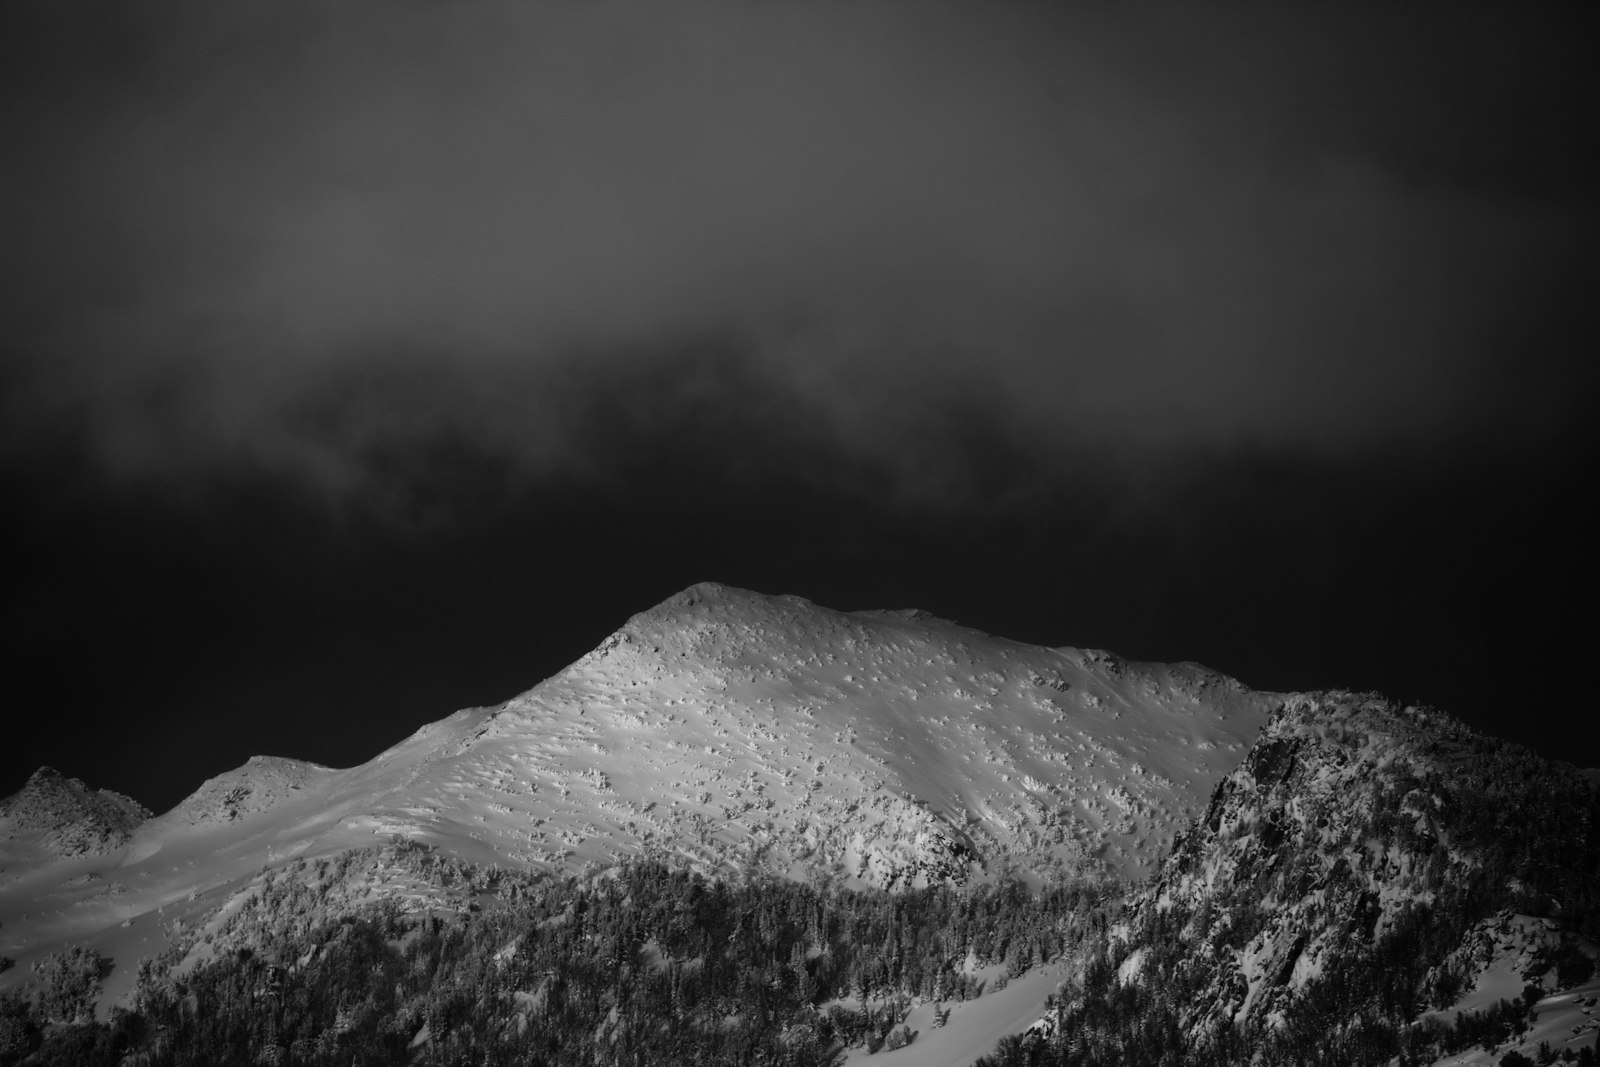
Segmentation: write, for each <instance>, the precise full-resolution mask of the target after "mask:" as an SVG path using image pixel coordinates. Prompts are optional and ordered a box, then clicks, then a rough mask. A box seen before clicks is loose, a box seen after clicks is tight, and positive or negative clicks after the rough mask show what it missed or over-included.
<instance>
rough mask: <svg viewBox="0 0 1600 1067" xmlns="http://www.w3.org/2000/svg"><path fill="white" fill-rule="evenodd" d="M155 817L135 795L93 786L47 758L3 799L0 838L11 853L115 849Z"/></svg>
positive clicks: (78, 852)
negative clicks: (57, 766) (63, 772)
mask: <svg viewBox="0 0 1600 1067" xmlns="http://www.w3.org/2000/svg"><path fill="white" fill-rule="evenodd" d="M149 817H150V812H149V811H148V810H147V809H146V808H145V807H144V806H143V805H142V804H140V803H139V802H138V801H136V800H133V799H132V798H131V797H125V796H123V795H122V794H121V793H115V792H112V791H111V790H109V789H99V790H96V789H91V788H90V787H89V786H87V785H85V784H84V783H83V782H82V781H81V780H79V779H77V778H69V777H67V776H66V775H64V774H62V773H61V772H60V771H58V770H56V768H54V767H51V766H49V765H48V764H47V765H45V766H42V767H40V768H39V769H38V770H36V771H34V772H33V774H31V775H29V776H28V780H27V782H26V783H25V784H24V785H23V787H22V788H21V789H19V790H18V791H17V792H15V793H13V794H11V795H10V796H8V797H6V798H5V799H4V800H0V841H3V842H5V843H6V845H8V846H9V847H8V848H7V850H6V851H7V852H8V853H10V852H13V851H22V852H29V851H35V850H36V851H38V852H41V853H42V854H43V855H44V856H47V857H56V858H65V857H69V856H78V855H84V854H91V853H101V852H109V851H111V850H113V849H116V848H119V847H121V846H122V845H123V844H125V843H126V842H127V840H128V838H129V836H130V835H131V834H132V833H133V831H134V829H135V828H136V827H138V826H139V824H140V823H142V822H144V821H145V820H146V819H148V818H149Z"/></svg>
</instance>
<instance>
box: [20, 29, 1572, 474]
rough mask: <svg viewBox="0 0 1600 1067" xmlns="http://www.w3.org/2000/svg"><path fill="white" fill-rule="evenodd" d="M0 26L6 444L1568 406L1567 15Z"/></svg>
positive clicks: (1446, 422) (1317, 428) (219, 460)
mask: <svg viewBox="0 0 1600 1067" xmlns="http://www.w3.org/2000/svg"><path fill="white" fill-rule="evenodd" d="M1572 10H1575V9H1572ZM5 18H6V19H7V20H8V22H10V23H12V24H13V27H12V28H10V29H9V30H8V32H7V33H6V34H5V36H6V38H7V44H6V45H4V46H0V47H4V48H5V50H6V53H7V54H6V55H5V56H4V57H3V58H4V66H5V69H6V73H5V74H4V75H0V77H3V78H4V79H5V101H6V102H5V104H4V105H3V107H4V112H3V114H4V123H5V131H6V132H5V140H6V143H7V146H8V147H7V151H6V156H7V163H6V164H5V169H4V188H3V190H0V191H3V194H4V197H5V202H6V205H7V206H6V208H5V235H4V236H5V245H6V249H7V252H6V266H5V276H4V284H5V288H6V294H7V295H6V299H5V305H6V306H5V311H4V323H3V325H4V330H5V333H4V344H5V346H6V363H7V366H6V392H7V400H6V409H5V418H6V424H7V427H8V429H7V431H6V438H5V443H6V447H7V448H8V449H9V451H10V452H11V454H12V455H13V456H17V455H21V454H23V453H25V452H26V451H27V450H28V449H30V448H32V447H35V445H36V443H37V441H39V440H40V439H42V438H44V437H46V436H50V435H54V436H55V437H56V438H61V437H66V438H69V439H75V440H77V441H78V443H79V444H80V445H81V446H82V447H83V448H84V449H85V450H86V451H87V453H88V454H89V456H90V458H91V459H92V460H93V461H94V462H95V463H96V464H97V465H99V466H101V467H103V468H104V469H106V470H108V471H111V472H113V473H116V474H121V475H130V476H139V477H142V476H146V475H150V474H154V473H162V474H171V473H174V472H177V473H188V472H193V471H197V470H199V471H204V470H209V469H216V468H226V467H228V466H229V465H232V464H235V463H249V464H251V465H254V466H257V467H262V468H266V469H268V470H280V471H288V472H292V473H294V474H296V475H301V476H306V477H308V478H310V479H312V480H313V481H314V482H315V484H317V485H318V486H321V487H323V488H324V489H327V490H329V491H331V492H333V493H335V494H339V493H341V492H343V491H345V490H347V489H349V488H352V487H356V486H361V485H364V484H366V483H367V482H368V481H369V480H370V478H371V476H372V473H373V470H372V468H373V466H374V464H375V463H379V460H377V459H375V458H374V457H381V456H386V455H387V456H393V455H395V454H396V453H395V452H394V449H395V448H396V447H399V448H402V449H403V448H404V446H406V445H407V444H408V443H415V442H422V443H424V444H426V443H428V442H433V441H437V440H443V439H450V440H460V441H463V442H465V444H466V445H467V446H468V447H471V448H473V449H477V450H481V451H483V452H487V453H490V454H495V455H499V456H502V457H504V458H505V459H506V460H507V462H508V463H509V466H510V470H511V471H512V473H513V475H515V474H516V472H521V473H522V474H524V475H535V476H547V475H550V474H552V473H554V474H562V475H571V476H578V477H585V476H589V475H591V474H592V475H595V476H604V470H603V469H601V468H603V467H604V466H605V463H606V458H605V456H604V455H598V454H596V451H595V449H594V447H593V446H594V445H595V444H596V442H597V441H603V440H604V439H605V427H604V424H603V419H604V418H606V417H608V416H617V415H618V414H619V413H620V415H621V416H622V417H624V418H626V419H628V420H631V422H632V423H633V424H634V428H635V429H636V430H637V429H638V427H640V426H643V427H644V430H645V431H648V429H649V427H650V426H651V425H654V424H656V423H659V425H661V426H671V427H676V426H678V425H680V423H681V421H682V420H681V419H680V420H677V421H674V420H672V419H671V418H669V417H667V416H664V415H662V414H661V413H660V411H659V410H658V408H659V407H661V406H665V407H667V408H670V409H672V410H675V411H680V412H692V413H693V414H694V415H695V417H696V418H702V417H704V418H716V417H717V416H718V413H724V414H726V413H731V412H738V411H745V412H746V415H745V416H742V417H744V418H748V411H749V410H751V409H752V405H754V410H758V411H759V412H761V413H762V414H763V417H764V418H763V422H762V425H763V426H765V427H767V428H768V430H769V431H770V432H773V433H780V434H786V433H790V432H791V431H793V432H794V433H796V434H799V435H800V437H803V438H804V439H805V440H807V441H809V442H811V443H813V444H815V443H817V442H822V443H825V444H827V445H828V447H830V448H833V449H836V450H837V451H838V452H839V454H842V455H859V456H862V457H866V458H877V459H879V460H881V461H883V463H885V464H886V465H887V466H888V467H889V468H891V469H893V470H896V471H898V472H900V473H903V474H905V475H906V476H907V477H908V478H909V479H910V480H911V481H912V482H913V483H916V482H918V481H919V480H923V481H926V482H927V483H928V485H929V486H930V491H948V490H949V488H950V487H949V486H948V485H945V484H944V483H943V481H942V479H943V478H944V477H945V475H943V474H940V473H939V471H938V470H927V469H925V468H930V467H932V468H938V469H939V470H944V469H948V467H949V466H950V465H949V464H947V463H945V459H947V458H948V457H947V456H946V455H945V454H944V453H942V452H940V451H939V450H937V449H936V450H934V451H933V452H931V453H930V452H928V451H927V450H926V448H924V447H923V446H924V445H926V444H927V443H929V442H934V441H948V440H949V434H950V432H951V428H952V427H953V426H956V425H959V424H961V423H963V422H967V423H970V422H971V421H972V420H973V419H975V418H976V419H988V420H990V421H991V422H992V423H994V424H995V425H997V426H1003V427H1004V430H1003V433H1004V434H1005V435H1006V436H1007V437H1008V441H1009V446H1014V447H1017V448H1037V449H1039V450H1041V451H1042V452H1045V453H1052V452H1053V451H1055V450H1059V449H1064V448H1069V447H1071V448H1076V447H1081V446H1084V445H1085V444H1088V445H1099V446H1105V445H1106V443H1107V442H1111V443H1113V444H1112V445H1111V446H1110V447H1112V448H1113V451H1117V450H1122V449H1128V450H1134V451H1151V450H1153V451H1155V452H1161V451H1163V450H1168V449H1170V448H1172V447H1175V446H1176V447H1184V446H1192V445H1197V444H1198V445H1203V446H1206V447H1227V446H1231V445H1234V444H1238V443H1241V442H1247V443H1252V444H1257V445H1266V446H1268V447H1275V448H1295V449H1312V450H1316V451H1329V450H1332V451H1336V452H1337V451H1342V450H1346V449H1350V448H1366V447H1369V446H1373V445H1376V444H1383V443H1386V442H1390V441H1394V440H1400V441H1407V440H1435V439H1438V438H1440V437H1441V436H1443V437H1450V436H1452V435H1457V434H1462V433H1467V432H1470V431H1474V430H1478V431H1481V430H1482V429H1483V428H1484V427H1486V426H1488V427H1492V428H1494V429H1495V430H1496V432H1503V433H1512V434H1519V435H1521V434H1528V433H1536V432H1538V431H1539V427H1541V426H1544V427H1548V426H1550V425H1564V424H1565V423H1566V422H1568V421H1569V420H1570V419H1572V417H1573V415H1574V412H1575V411H1576V407H1575V405H1576V404H1577V403H1578V402H1579V401H1578V399H1577V393H1578V391H1577V390H1576V389H1573V388H1571V386H1572V385H1573V383H1574V376H1575V373H1576V372H1575V371H1574V369H1573V368H1574V367H1575V366H1576V365H1577V364H1576V357H1575V355H1574V351H1575V350H1576V348H1577V343H1576V337H1577V336H1578V334H1579V332H1580V331H1584V332H1586V330H1587V327H1588V326H1589V325H1590V324H1591V323H1590V318H1589V316H1590V313H1589V312H1588V311H1587V310H1584V309H1585V306H1586V303H1587V282H1586V279H1587V278H1588V276H1589V273H1590V271H1591V270H1592V267H1593V253H1592V248H1593V247H1594V238H1595V236H1596V235H1595V227H1594V215H1593V208H1592V205H1593V191H1594V189H1593V180H1592V178H1591V177H1590V176H1589V173H1588V171H1587V170H1585V169H1581V168H1580V167H1579V166H1578V164H1577V162H1576V161H1577V160H1578V159H1579V158H1580V157H1581V155H1582V154H1583V152H1582V148H1583V145H1582V141H1583V140H1585V139H1586V135H1585V134H1583V133H1582V132H1581V131H1582V130H1583V129H1584V128H1585V125H1584V122H1585V118H1586V116H1587V113H1588V110H1589V107H1588V105H1589V103H1590V99H1591V98H1590V93H1589V91H1588V90H1589V86H1588V83H1587V82H1585V81H1581V79H1580V76H1579V75H1578V74H1577V73H1576V72H1578V71H1580V70H1582V69H1583V68H1584V64H1583V63H1582V62H1581V57H1580V55H1579V50H1580V45H1581V44H1582V42H1584V41H1586V40H1589V39H1592V38H1590V37H1589V36H1588V34H1587V32H1586V31H1587V29H1588V28H1589V27H1588V26H1579V25H1575V24H1574V20H1576V19H1579V18H1585V19H1586V18H1588V16H1579V15H1576V14H1572V13H1571V12H1570V11H1569V9H1564V8H1560V9H1558V8H1540V7H1532V6H1525V5H1523V6H1515V7H1513V6H1489V7H1481V8H1467V7H1461V6H1449V7H1440V8H1429V9H1421V8H1408V9H1407V10H1404V11H1398V10H1397V11H1386V10H1378V9H1368V8H1362V9H1360V10H1357V9H1354V8H1351V7H1344V6H1339V7H1329V8H1312V7H1298V6H1297V7H1292V8H1285V7H1281V6H1273V7H1264V8H1260V9H1252V8H1241V7H1228V8H1226V9H1223V8H1220V7H1219V8H1216V9H1214V10H1204V9H1201V10H1194V9H1187V8H1178V7H1174V8H1152V7H1141V8H1133V7H1127V8H1123V7H1119V8H1116V9H1114V10H1113V9H1098V8H1094V7H1090V6H1088V5H1085V6H1083V7H1082V8H1068V9H1066V10H1065V11H1060V10H1056V9H1052V8H1049V7H1045V6H1031V5H1011V4H971V5H938V4H914V5H913V4H906V5H890V4H878V5H870V4H869V5H863V4H844V3H838V4H830V3H811V4H795V5H776V4H773V5H769V4H761V3H746V4H734V3H671V4H645V3H600V4H588V3H585V4H577V3H552V4H541V5H534V4H526V5H513V4H499V3H487V2H485V3H479V2H467V3H409V2H401V3H371V2H355V3H342V4H333V5H330V4H320V3H319V4H311V3H299V2H291V3H282V4H280V3H273V4H267V3H254V2H251V3H246V4H242V5H238V4H198V3H195V4H177V3H162V4H154V5H116V4H105V3H80V4H62V5H48V6H46V5H17V4H13V5H9V6H8V10H7V13H6V16H5ZM706 350H711V351H715V352H716V353H720V354H721V355H720V356H719V359H721V360H722V362H720V363H717V362H716V361H713V365H714V366H720V367H723V370H722V371H717V372H715V373H708V372H704V368H705V366H706V364H705V363H704V355H703V353H704V351H706ZM730 366H731V367H733V368H734V369H732V370H728V369H727V368H728V367H730ZM679 368H687V369H688V370H690V371H693V373H688V374H686V375H682V376H680V375H679V374H678V373H677V370H678V369H679ZM696 368H699V369H698V370H696ZM618 394H622V395H632V396H634V397H635V398H636V399H634V400H627V401H623V402H621V403H620V407H619V406H618V405H617V404H615V403H613V400H612V398H613V397H614V396H615V395H618ZM768 415H770V418H769V419H768V418H765V416H768ZM597 420H602V421H600V422H597ZM652 420H654V421H652ZM774 426H776V427H778V429H777V430H772V429H771V428H772V427H774ZM646 436H648V433H646ZM797 439H798V438H797ZM944 448H945V451H946V452H948V451H949V450H951V449H954V450H956V451H960V450H961V448H962V446H961V445H960V443H959V442H957V443H955V444H948V443H947V444H946V445H945V446H944ZM957 466H959V464H957Z"/></svg>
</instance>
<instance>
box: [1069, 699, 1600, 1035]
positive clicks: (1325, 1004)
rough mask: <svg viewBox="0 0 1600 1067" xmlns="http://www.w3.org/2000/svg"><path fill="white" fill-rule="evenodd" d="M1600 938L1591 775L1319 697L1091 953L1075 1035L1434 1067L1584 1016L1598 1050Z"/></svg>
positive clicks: (1393, 709) (1407, 715)
mask: <svg viewBox="0 0 1600 1067" xmlns="http://www.w3.org/2000/svg"><path fill="white" fill-rule="evenodd" d="M1596 942H1600V789H1597V788H1596V785H1595V783H1594V780H1593V777H1592V776H1591V775H1589V774H1588V773H1587V772H1583V771H1579V770H1577V769H1575V768H1573V767H1571V766H1568V765H1566V764H1560V763H1552V762H1549V761H1547V760H1544V759H1542V758H1540V757H1538V756H1536V755H1535V754H1533V753H1531V752H1529V751H1527V750H1526V749H1523V748H1521V747H1519V746H1516V745H1512V744H1510V743H1507V742H1503V741H1499V740H1497V739H1494V738H1491V737H1487V736H1485V735H1483V734H1479V733H1477V732H1475V731H1473V730H1470V729H1468V728H1467V727H1466V726H1464V725H1463V724H1461V723H1460V722H1458V721H1457V720H1455V719H1453V718H1451V717H1450V716H1448V715H1446V714H1443V713H1441V712H1438V711H1435V710H1432V709H1426V708H1418V707H1411V706H1406V705H1402V704H1399V703H1396V702H1393V701H1389V700H1386V699H1384V698H1382V697H1378V696H1375V695H1371V694H1351V693H1341V692H1332V693H1319V694H1297V695H1292V696H1289V697H1288V698H1286V699H1285V701H1284V703H1283V706H1282V707H1281V709H1280V710H1279V711H1277V712H1276V713H1275V714H1274V715H1273V717H1272V719H1271V720H1270V721H1269V722H1268V723H1267V725H1266V726H1265V728H1264V729H1263V730H1262V732H1261V736H1260V737H1259V738H1258V739H1257V741H1256V743H1255V744H1254V745H1253V746H1252V747H1251V749H1250V751H1249V753H1248V754H1247V755H1246V757H1245V759H1244V760H1243V761H1242V762H1241V763H1240V765H1239V766H1238V768H1236V769H1235V770H1234V771H1233V772H1232V773H1230V774H1229V775H1228V776H1227V777H1226V778H1224V779H1223V780H1222V781H1221V782H1220V783H1218V785H1217V787H1216V790H1215V791H1214V793H1213V795H1212V797H1211V801H1210V803H1209V804H1208V806H1207V808H1206V810H1205V812H1204V814H1203V815H1202V816H1201V817H1200V818H1199V819H1198V820H1197V821H1196V823H1195V824H1194V826H1193V828H1192V829H1191V830H1190V831H1189V832H1188V833H1187V834H1185V835H1184V836H1183V837H1182V839H1181V840H1180V841H1179V842H1178V844H1177V846H1176V847H1175V848H1174V849H1173V851H1172V853H1171V855H1170V856H1169V857H1168V858H1167V860H1166V861H1165V862H1164V863H1163V864H1162V866H1161V869H1160V871H1159V872H1158V873H1157V875H1156V877H1155V878H1154V879H1153V880H1152V881H1151V882H1150V883H1149V884H1148V885H1147V886H1146V887H1144V888H1143V889H1142V890H1140V891H1139V892H1138V893H1136V894H1134V896H1133V897H1132V898H1131V899H1130V902H1129V905H1128V908H1127V912H1126V914H1125V917H1124V920H1123V922H1122V924H1121V925H1120V927H1119V928H1118V929H1117V930H1116V931H1114V933H1113V934H1112V936H1110V937H1108V938H1107V939H1106V940H1105V941H1104V942H1103V944H1102V945H1101V946H1100V950H1099V952H1098V953H1095V952H1090V953H1088V954H1086V957H1085V958H1086V959H1087V960H1088V961H1089V964H1088V966H1087V967H1086V968H1085V970H1084V972H1083V973H1082V974H1081V975H1080V980H1079V982H1078V984H1077V986H1076V988H1075V990H1074V991H1073V992H1074V993H1075V997H1070V996H1069V998H1068V1000H1069V1003H1068V1004H1067V1006H1066V1008H1065V1017H1064V1019H1063V1020H1062V1024H1061V1025H1062V1026H1063V1028H1064V1029H1066V1030H1069V1031H1074V1032H1076V1033H1078V1034H1079V1035H1080V1040H1082V1041H1087V1042H1090V1043H1093V1042H1095V1041H1101V1042H1104V1043H1106V1044H1108V1045H1114V1046H1119V1047H1127V1045H1128V1044H1129V1043H1130V1042H1134V1041H1135V1040H1136V1039H1135V1038H1134V1037H1132V1036H1131V1032H1132V1031H1134V1030H1137V1031H1140V1032H1149V1031H1150V1030H1151V1029H1156V1030H1159V1029H1160V1027H1161V1026H1163V1025H1165V1026H1166V1027H1168V1029H1169V1032H1170V1033H1172V1034H1181V1035H1182V1040H1183V1042H1184V1045H1185V1048H1186V1049H1187V1050H1188V1051H1187V1053H1186V1055H1187V1056H1188V1057H1189V1058H1188V1059H1186V1060H1185V1062H1190V1063H1213V1062H1214V1063H1233V1062H1238V1061H1239V1060H1238V1057H1239V1055H1240V1050H1249V1052H1250V1054H1251V1055H1253V1056H1256V1057H1257V1058H1256V1059H1255V1060H1254V1062H1256V1063H1260V1064H1271V1063H1285V1064H1316V1063H1326V1064H1339V1065H1353V1064H1365V1063H1373V1064H1380V1063H1388V1062H1390V1060H1391V1059H1392V1058H1394V1057H1396V1056H1404V1057H1408V1058H1407V1059H1405V1061H1404V1062H1417V1063H1420V1062H1432V1060H1433V1059H1434V1058H1435V1056H1436V1055H1442V1054H1445V1053H1453V1052H1459V1051H1460V1050H1462V1049H1463V1048H1468V1047H1471V1046H1475V1045H1478V1044H1480V1043H1481V1041H1482V1040H1483V1039H1484V1038H1485V1036H1486V1035H1488V1036H1489V1037H1492V1038H1493V1040H1494V1041H1495V1042H1500V1043H1503V1042H1508V1041H1512V1040H1513V1038H1514V1037H1515V1035H1516V1034H1517V1033H1518V1032H1519V1031H1518V1028H1519V1027H1521V1026H1523V1025H1524V1024H1526V1023H1528V1022H1529V1020H1528V1019H1527V1018H1526V1015H1527V1011H1526V1010H1525V1008H1527V1007H1531V1008H1533V1011H1534V1013H1535V1014H1537V1013H1538V1012H1539V1011H1541V1010H1544V1011H1547V1012H1553V1011H1555V1010H1556V1009H1557V1008H1560V1007H1563V1006H1565V1007H1568V1008H1572V1010H1571V1011H1569V1012H1568V1014H1569V1015H1571V1016H1573V1018H1569V1019H1568V1020H1567V1021H1568V1023H1570V1024H1571V1025H1570V1026H1568V1027H1567V1030H1568V1031H1569V1032H1568V1033H1565V1034H1562V1035H1561V1037H1562V1039H1563V1042H1567V1041H1570V1042H1571V1043H1572V1047H1574V1048H1576V1047H1578V1046H1580V1045H1583V1046H1587V1045H1590V1044H1592V1043H1593V1041H1594V1040H1595V1029H1596V1025H1595V1023H1594V1021H1593V1020H1591V1019H1589V1018H1587V1016H1588V1009H1587V1008H1584V1007H1583V1006H1582V1004H1581V1003H1579V1004H1578V1005H1577V1006H1576V1007H1573V1001H1574V999H1575V998H1576V1000H1577V1001H1579V1002H1581V1001H1582V1000H1583V999H1584V997H1585V996H1587V997H1589V998H1591V999H1592V996H1593V994H1594V993H1595V992H1596V989H1597V988H1600V985H1595V984H1594V983H1590V979H1591V978H1592V976H1593V970H1594V967H1593V958H1594V956H1595V955H1596V951H1597V947H1596ZM1584 983H1590V985H1591V986H1593V987H1592V988H1591V987H1585V986H1584ZM1574 987H1584V988H1582V989H1578V990H1577V991H1576V992H1574ZM1563 991H1565V995H1564V996H1556V997H1550V995H1551V994H1560V993H1563ZM1547 997H1550V1000H1549V1002H1548V1003H1547V1001H1546V998H1547ZM1502 1000H1504V1001H1506V1002H1507V1005H1508V1006H1502V1005H1501V1001H1502ZM1113 1002H1115V1005H1116V1006H1115V1007H1114V1008H1111V1009H1110V1010H1109V1011H1107V1010H1106V1009H1107V1008H1108V1005H1110V1004H1112V1003H1113ZM1579 1009H1581V1010H1579ZM1474 1011H1477V1012H1480V1013H1482V1015H1481V1017H1479V1016H1471V1013H1472V1012H1474ZM1457 1012H1465V1013H1467V1015H1468V1016H1470V1017H1467V1021H1466V1023H1465V1024H1459V1023H1457V1022H1456V1013H1457ZM1091 1019H1094V1020H1096V1021H1094V1022H1087V1020H1091ZM1548 1021H1549V1020H1547V1025H1546V1027H1545V1030H1546V1032H1549V1031H1550V1027H1549V1026H1548ZM1086 1031H1088V1032H1091V1034H1090V1036H1084V1035H1085V1032H1086ZM1147 1054H1150V1055H1152V1056H1153V1057H1154V1058H1152V1059H1151V1060H1150V1061H1149V1062H1156V1061H1157V1059H1159V1055H1158V1054H1157V1053H1156V1052H1155V1051H1154V1050H1153V1049H1149V1050H1147ZM1245 1058H1249V1057H1245ZM1451 1062H1468V1061H1464V1060H1452V1061H1451ZM1482 1062H1491V1061H1489V1060H1483V1061H1482ZM1495 1062H1498V1061H1497V1060H1496V1061H1495Z"/></svg>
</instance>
